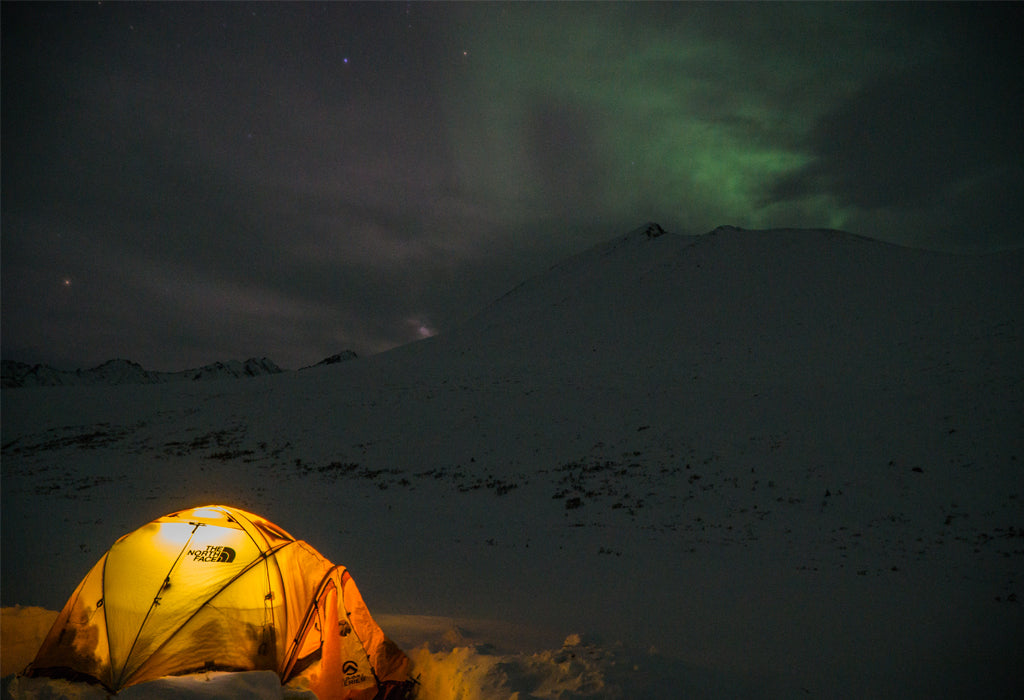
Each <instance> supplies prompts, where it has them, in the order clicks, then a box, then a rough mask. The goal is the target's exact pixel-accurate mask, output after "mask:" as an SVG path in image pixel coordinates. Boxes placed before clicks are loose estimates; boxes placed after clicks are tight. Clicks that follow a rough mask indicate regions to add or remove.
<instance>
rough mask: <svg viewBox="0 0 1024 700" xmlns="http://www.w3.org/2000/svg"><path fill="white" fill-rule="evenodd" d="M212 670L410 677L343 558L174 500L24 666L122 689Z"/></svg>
mask: <svg viewBox="0 0 1024 700" xmlns="http://www.w3.org/2000/svg"><path fill="white" fill-rule="evenodd" d="M203 670H222V671H250V670H273V671H276V672H277V673H278V675H279V676H280V677H281V682H282V683H289V682H291V683H293V684H294V685H297V686H299V687H303V688H308V689H310V690H312V691H313V692H314V693H316V695H317V696H318V697H319V698H321V699H322V700H328V699H331V700H370V699H371V698H378V699H380V698H389V699H391V698H402V697H405V696H406V695H407V693H408V691H409V689H410V687H411V681H410V679H409V661H408V659H407V658H406V656H405V654H403V653H402V651H401V650H400V649H399V648H398V647H397V646H395V644H394V643H393V642H391V641H390V640H389V639H387V638H386V637H385V636H384V633H383V631H381V629H380V627H378V626H377V624H376V622H374V620H373V618H372V617H371V616H370V612H369V610H367V608H366V605H365V603H364V602H363V598H362V596H361V595H360V593H359V590H358V589H357V588H356V584H355V582H354V581H353V580H352V577H351V576H350V575H349V573H348V571H347V570H345V568H344V567H342V566H335V565H333V564H332V563H331V562H329V561H328V560H327V559H325V558H324V557H323V556H321V555H320V553H319V552H317V551H316V550H315V549H313V548H312V547H310V546H309V545H308V544H306V543H305V542H303V541H301V540H296V539H295V538H293V537H292V536H291V535H289V534H288V533H287V532H285V531H284V530H282V529H281V528H279V527H277V526H276V525H274V524H273V523H271V522H269V521H268V520H265V519H264V518H261V517H259V516H258V515H253V514H251V513H247V512H245V511H243V510H239V509H237V508H228V507H225V506H205V507H203V508H194V509H189V510H183V511H179V512H177V513H171V514H170V515H167V516H164V517H162V518H158V519H156V520H154V521H153V522H151V523H149V524H148V525H145V526H143V527H141V528H139V529H138V530H136V531H134V532H132V533H129V534H127V535H125V536H124V537H122V538H121V539H119V540H118V541H117V542H115V543H114V545H113V546H112V547H111V548H110V550H109V551H108V552H107V553H106V554H104V555H103V557H101V558H100V560H99V562H97V563H96V565H95V566H94V567H93V568H92V570H91V571H89V573H88V574H87V575H86V577H85V579H83V580H82V582H81V583H80V584H79V585H78V588H77V589H75V592H74V594H73V595H72V596H71V598H70V599H69V600H68V602H67V604H65V606H64V609H63V610H61V612H60V614H59V615H58V616H57V620H56V621H55V622H54V624H53V627H52V628H51V630H50V632H49V634H48V635H47V637H46V640H45V641H44V642H43V645H42V647H41V648H40V649H39V653H38V654H37V655H36V658H35V660H34V661H33V662H32V663H31V664H30V665H29V667H28V669H27V670H26V674H27V675H34V676H57V677H65V678H68V677H70V678H79V679H84V680H91V681H94V682H99V683H101V684H103V686H105V687H106V688H107V689H108V690H110V691H113V692H117V691H118V690H120V689H121V688H124V687H126V686H129V685H133V684H135V683H140V682H142V681H146V680H151V679H154V678H158V677H161V676H168V675H179V674H187V673H193V672H197V671H203Z"/></svg>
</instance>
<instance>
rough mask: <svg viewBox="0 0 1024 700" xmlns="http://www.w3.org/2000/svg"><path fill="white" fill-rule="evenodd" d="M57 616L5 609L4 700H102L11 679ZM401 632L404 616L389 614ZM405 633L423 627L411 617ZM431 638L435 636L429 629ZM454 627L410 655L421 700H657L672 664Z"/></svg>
mask: <svg viewBox="0 0 1024 700" xmlns="http://www.w3.org/2000/svg"><path fill="white" fill-rule="evenodd" d="M55 616H56V613H55V612H53V611H50V610H45V609H43V608H35V607H32V608H29V607H13V608H3V635H2V643H3V649H2V658H3V674H4V676H7V678H5V682H4V691H5V693H4V696H5V697H12V698H26V699H28V698H31V699H32V700H47V699H50V698H68V699H69V700H102V699H104V698H106V697H107V693H106V692H104V691H103V690H102V689H101V688H99V687H97V686H94V685H89V684H85V683H70V682H68V681H65V680H56V679H47V678H15V677H10V674H13V673H17V672H18V671H20V670H21V669H23V668H24V667H25V665H27V664H28V663H29V662H30V661H31V660H32V658H33V657H34V656H35V652H36V650H37V649H38V647H39V645H40V644H41V643H42V640H43V638H44V637H45V636H46V633H47V631H48V630H49V627H50V625H51V624H52V622H53V619H54V617H55ZM387 617H388V618H389V620H391V621H393V622H395V623H396V624H397V626H398V627H399V628H401V627H402V626H403V625H402V618H403V616H397V615H389V616H387ZM409 619H410V622H409V624H408V625H405V626H406V627H415V626H422V618H416V617H415V616H410V618H409ZM435 631H436V630H435ZM471 636H472V635H471V634H470V633H468V632H467V631H466V630H465V629H463V628H460V627H458V626H451V627H449V628H448V629H447V631H445V632H439V633H438V634H437V636H436V638H435V639H433V640H431V641H429V642H425V643H423V644H421V645H420V646H418V647H416V648H415V649H412V650H410V651H409V656H410V658H411V659H412V661H413V665H414V674H415V675H416V676H417V677H418V680H419V683H420V687H419V695H418V698H419V700H492V699H495V698H516V699H517V700H518V699H520V698H560V699H561V700H572V699H576V698H579V699H582V698H602V699H609V700H612V699H617V698H627V697H629V698H636V697H649V696H654V695H656V692H655V691H656V688H655V687H654V686H655V685H657V684H658V682H659V681H657V680H656V679H655V676H657V675H659V674H658V673H654V671H655V670H656V669H661V670H660V672H659V673H660V674H664V671H665V668H666V667H668V666H670V665H671V662H670V661H668V660H666V659H664V658H661V657H659V656H657V655H655V654H653V653H636V652H630V651H628V650H626V649H625V648H623V647H622V646H621V645H611V646H608V645H604V644H602V643H600V641H599V640H596V639H590V638H586V637H583V636H581V635H579V634H571V635H569V636H568V637H567V638H566V639H565V642H564V643H563V644H562V646H561V647H560V648H558V649H545V650H540V651H531V652H522V651H519V652H508V651H499V650H498V648H497V647H496V646H494V645H493V644H491V643H486V642H484V643H481V642H479V640H473V641H472V642H471V640H470V637H471ZM312 697H314V696H313V695H312V694H311V693H309V692H308V691H302V690H298V689H293V688H288V687H284V688H282V687H281V684H280V681H279V680H278V678H277V675H276V674H274V673H272V672H270V671H256V672H250V673H204V674H196V675H192V676H184V677H180V678H161V679H158V680H155V681H150V682H148V683H140V684H138V685H135V686H131V687H129V688H126V689H125V690H123V691H122V692H121V693H119V694H118V698H127V699H128V700H186V699H189V700H200V699H202V698H258V699H266V700H278V699H284V700H309V699H310V698H312Z"/></svg>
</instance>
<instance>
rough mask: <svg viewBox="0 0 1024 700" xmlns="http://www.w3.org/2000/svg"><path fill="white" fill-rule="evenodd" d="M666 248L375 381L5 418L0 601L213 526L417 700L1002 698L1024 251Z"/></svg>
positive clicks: (1023, 407) (1016, 540) (691, 244)
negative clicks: (276, 573) (198, 511)
mask: <svg viewBox="0 0 1024 700" xmlns="http://www.w3.org/2000/svg"><path fill="white" fill-rule="evenodd" d="M653 230H654V229H652V228H651V227H650V225H646V226H644V227H641V228H639V229H637V230H636V231H633V232H631V233H629V234H627V235H625V236H622V237H620V238H617V239H614V240H612V241H609V242H608V243H606V244H604V245H601V246H598V247H596V248H593V249H591V250H588V251H584V252H582V253H581V254H579V255H577V256H575V257H573V258H571V259H569V260H567V261H565V262H563V263H562V264H560V265H557V266H555V267H553V268H552V269H550V270H548V271H547V272H545V273H544V274H542V275H539V276H538V277H536V278H534V279H531V280H527V281H526V282H524V283H523V284H522V285H520V286H519V287H517V288H516V289H514V290H512V291H511V292H509V293H508V294H507V295H505V296H504V297H502V298H501V299H499V300H497V301H496V302H494V303H493V304H491V305H489V306H488V307H486V308H485V309H483V310H482V311H481V312H480V313H479V314H478V315H476V316H475V317H473V318H472V319H470V320H468V321H467V322H466V323H465V324H463V325H462V326H460V327H458V328H456V329H453V330H451V331H450V332H447V333H444V334H441V335H439V336H435V337H433V338H429V339H426V340H423V341H420V342H417V343H413V344H411V345H407V346H404V347H401V348H397V349H395V350H393V351H391V352H388V353H384V354H381V355H377V356H374V357H368V358H359V359H353V360H350V361H346V362H342V363H338V364H331V365H324V366H317V367H313V368H310V369H307V370H303V371H301V372H286V373H281V374H275V375H270V376H261V377H254V378H251V379H245V380H214V381H207V382H179V383H163V384H139V385H121V386H58V387H26V388H20V389H11V390H5V391H4V392H3V394H2V401H3V406H2V408H3V414H2V415H3V451H2V457H3V491H2V506H3V508H2V526H3V549H2V565H3V566H2V588H0V596H2V601H3V604H4V605H5V606H11V605H15V604H20V605H23V606H40V607H43V608H46V609H49V610H55V609H59V607H60V606H62V605H63V603H64V601H65V600H66V598H67V596H68V595H69V594H70V593H71V591H72V590H73V589H74V586H75V585H76V584H77V583H78V581H79V580H80V579H81V577H82V576H83V575H84V574H85V572H86V571H87V570H88V568H89V567H90V566H91V565H92V564H93V563H94V562H95V561H96V559H98V558H99V556H100V555H101V554H102V552H103V551H104V550H105V549H106V548H107V547H108V546H109V545H110V544H111V543H112V542H113V541H114V540H115V539H116V538H117V537H119V536H120V535H122V534H124V533H126V532H128V531H130V530H132V529H134V528H136V527H138V526H140V525H141V524H144V523H145V522H148V521H149V520H152V519H153V518H155V517H158V516H160V515H163V514H165V513H168V512H171V511H173V510H176V509H179V508H184V507H189V506H196V505H201V504H204V503H218V502H222V503H228V504H232V505H236V506H238V507H242V508H245V509H247V510H250V511H252V512H256V513H259V514H261V515H263V516H265V517H267V518H269V519H270V520H272V521H274V522H276V523H277V524H279V525H280V526H281V527H283V528H285V529H286V530H288V531H289V532H291V533H293V534H295V535H296V536H297V537H300V538H302V539H305V540H307V541H309V542H310V543H311V544H312V545H313V546H314V547H316V548H317V549H318V550H319V551H321V552H322V553H324V555H325V556H327V557H328V558H329V559H331V560H332V561H335V562H337V563H341V564H344V565H345V566H347V567H348V568H349V570H350V571H351V572H352V575H353V576H354V578H355V580H356V582H357V584H358V585H359V588H360V590H361V591H362V593H363V595H364V597H365V599H366V601H367V604H368V605H369V607H370V609H371V611H372V612H373V613H374V615H375V617H376V618H377V619H378V622H380V623H381V626H382V627H383V628H384V630H385V631H386V632H387V633H388V634H389V635H390V636H391V637H392V638H394V639H395V640H396V641H397V642H398V643H399V644H400V645H401V646H402V647H403V648H404V649H405V650H406V651H407V652H408V653H409V655H410V657H411V658H412V659H413V661H414V662H415V663H416V669H417V673H419V674H420V682H421V697H425V698H435V697H436V698H442V697H444V698H465V699H467V700H468V699H470V698H484V697H487V698H495V697H510V698H511V697H517V698H526V697H536V698H554V697H562V698H582V697H587V698H620V697H621V698H644V697H665V696H666V695H668V696H683V695H688V696H693V697H709V698H718V697H728V698H733V697H794V696H804V695H810V696H819V697H833V698H838V697H879V696H898V697H904V698H913V697H934V696H937V695H938V696H942V697H979V696H984V697H1014V696H1015V695H1016V691H1017V690H1019V688H1020V687H1024V670H1022V669H1024V664H1021V663H1020V661H1021V659H1024V633H1022V632H1021V630H1022V629H1024V619H1022V617H1024V616H1022V609H1021V602H1020V601H1019V600H1018V599H1019V597H1020V596H1021V595H1022V593H1024V570H1022V569H1024V566H1022V565H1024V522H1022V518H1021V514H1022V512H1024V510H1022V499H1024V472H1022V469H1021V462H1022V460H1024V364H1022V363H1021V362H1020V358H1021V357H1024V337H1022V332H1024V304H1022V303H1021V302H1022V301H1024V252H1022V251H1009V252H1004V253H1000V254H993V255H979V256H966V255H951V254H941V253H934V252H928V251H920V250H911V249H906V248H900V247H896V246H891V245H886V244H882V243H878V242H875V241H872V240H869V239H865V238H861V237H857V236H852V235H849V234H844V233H840V232H836V231H808V230H775V231H743V230H740V229H736V228H731V227H722V228H719V229H716V230H715V231H713V232H712V233H709V234H707V235H704V236H698V237H685V236H678V235H675V234H671V233H661V234H659V235H657V236H652V235H651V234H650V232H651V231H653ZM22 610H24V608H22ZM10 619H12V618H11V617H10V616H9V615H8V614H7V611H6V610H5V616H4V622H3V639H4V657H6V656H7V653H8V652H7V640H8V638H9V634H10V633H9V630H10V629H12V628H11V627H10V622H9V620H10ZM8 672H9V669H8V668H7V664H6V661H5V669H4V673H5V674H6V673H8ZM221 682H230V681H221ZM279 692H283V691H279Z"/></svg>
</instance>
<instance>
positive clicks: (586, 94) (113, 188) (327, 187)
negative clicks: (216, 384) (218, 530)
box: [0, 2, 1024, 370]
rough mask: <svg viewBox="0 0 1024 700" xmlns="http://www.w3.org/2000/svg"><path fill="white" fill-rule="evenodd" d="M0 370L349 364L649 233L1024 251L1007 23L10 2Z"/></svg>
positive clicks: (813, 13)
mask: <svg viewBox="0 0 1024 700" xmlns="http://www.w3.org/2000/svg"><path fill="white" fill-rule="evenodd" d="M0 19H2V30H3V45H2V50H3V57H2V71H3V76H2V121H3V140H2V178H3V179H2V203H3V208H2V292H3V296H2V355H3V358H4V359H12V360H21V361H25V362H44V363H49V364H53V365H55V366H57V367H60V368H65V369H66V368H74V367H87V366H92V365H95V364H98V363H100V362H102V361H104V360H107V359H111V358H115V357H123V358H128V359H132V360H135V361H137V362H140V363H141V364H143V365H144V366H145V367H147V368H148V369H156V370H181V369H185V368H188V367H195V366H198V365H202V364H207V363H210V362H214V361H217V360H228V359H245V358H247V357H251V356H267V357H270V358H271V359H273V360H274V361H275V362H277V363H278V364H279V365H281V366H282V367H285V368H297V367H300V366H304V365H308V364H313V363H315V362H317V361H319V360H320V359H322V358H324V357H326V356H328V355H331V354H334V353H336V352H339V351H341V350H344V349H352V350H355V351H356V352H357V353H359V354H360V355H369V354H372V353H375V352H379V351H381V350H384V349H387V348H389V347H393V346H395V345H398V344H402V343H406V342H409V341H412V340H415V339H417V338H419V337H422V336H424V335H428V334H431V333H434V332H438V331H443V330H445V329H447V328H451V327H452V326H453V325H454V324H457V323H458V322H459V321H461V320H464V319H465V318H467V317H468V316H470V315H472V314H473V313H474V312H476V311H478V310H480V309H481V308H482V307H483V306H484V305H485V304H487V303H488V302H490V301H492V300H493V299H495V298H497V297H499V296H500V295H501V294H503V293H504V292H506V291H507V290H508V289H510V288H511V287H513V286H515V285H516V284H518V283H519V282H521V281H522V280H523V279H525V278H526V277H529V276H531V275H534V274H538V273H541V272H543V271H544V270H545V269H547V267H548V266H550V265H551V264H553V263H555V262H557V261H558V260H560V259H562V258H564V257H565V256H567V255H570V254H573V253H576V252H579V251H581V250H582V249H584V248H586V247H588V246H590V245H593V244H595V243H598V242H600V241H603V240H606V239H608V238H611V237H613V236H616V235H619V234H622V233H625V232H626V231H629V230H630V229H633V228H635V227H637V226H640V225H642V224H643V223H644V222H646V221H649V220H653V221H658V222H659V223H661V224H662V225H663V226H664V227H665V228H666V229H668V230H671V231H675V232H678V233H703V232H705V231H708V230H710V229H712V228H714V227H716V226H718V225H720V224H733V225H737V226H742V227H746V228H766V227H783V226H800V227H832V228H842V229H845V230H848V231H851V232H854V233H858V234H862V235H866V236H871V237H874V238H879V239H883V240H886V241H892V242H897V243H901V244H905V245H911V246H920V247H927V248H937V249H945V250H963V251H977V250H991V249H998V248H1003V247H1008V246H1020V245H1022V244H1024V224H1022V222H1024V196H1022V194H1024V187H1022V181H1024V178H1022V175H1024V124H1022V122H1024V98H1022V85H1024V81H1022V65H1024V62H1022V61H1021V60H1020V53H1021V51H1020V44H1021V42H1020V37H1019V36H1018V35H1017V34H1016V31H1017V30H1018V29H1019V27H1021V26H1024V21H1022V20H1024V5H1022V4H1020V3H1014V4H1002V3H997V4H986V5H973V4H955V5H934V4H919V3H911V4H903V3H900V4H896V5H888V4H874V3H872V4H866V5H861V4H847V3H837V4H805V3H786V4H773V3H755V4H736V5H732V4H713V5H704V4H690V3H685V4H660V3H643V4H611V3H603V4H597V5H591V4H579V3H572V4H554V3H541V4H481V3H466V4H456V5H449V4H441V3H428V4H419V3H367V4H347V3H327V4H323V3H317V4H312V3H310V4H307V3H287V4H266V3H257V4H244V3H230V4H201V3H185V4H168V3H158V4H140V3H127V4H121V3H109V2H103V3H95V2H94V3H89V4H55V5H49V4H41V3H31V4H25V5H22V4H13V3H3V5H2V18H0Z"/></svg>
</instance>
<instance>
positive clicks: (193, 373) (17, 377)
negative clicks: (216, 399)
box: [0, 350, 357, 389]
mask: <svg viewBox="0 0 1024 700" xmlns="http://www.w3.org/2000/svg"><path fill="white" fill-rule="evenodd" d="M356 358H357V355H356V354H355V353H354V352H352V351H351V350H345V351H344V352H341V353H338V354H336V355H331V356H330V357H326V358H324V359H323V360H321V361H320V362H318V363H316V364H315V365H312V366H313V367H319V366H321V365H333V364H336V363H338V362H344V361H346V360H354V359H356ZM0 364H2V383H0V386H2V387H3V388H5V389H13V388H17V387H28V386H83V385H85V386H96V385H104V384H105V385H115V384H165V383H167V382H180V381H205V380H211V379H240V378H244V377H259V376H263V375H267V374H280V373H282V372H285V371H287V370H283V369H281V368H280V367H278V366H277V364H275V363H274V361H273V360H269V359H267V358H266V357H261V358H255V357H251V358H249V359H248V360H245V361H244V362H242V361H240V360H229V361H227V362H214V363H213V364H209V365H203V366H202V367H196V368H194V369H186V370H182V371H180V372H156V371H153V370H148V369H146V368H145V367H143V366H142V365H140V364H139V363H137V362H132V361H131V360H124V359H117V360H108V361H107V362H104V363H103V364H101V365H98V366H96V367H92V368H90V369H76V370H60V369H55V368H53V367H50V366H49V365H41V364H28V363H25V362H16V361H13V360H3V362H2V363H0ZM302 369H308V367H303V368H302Z"/></svg>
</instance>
